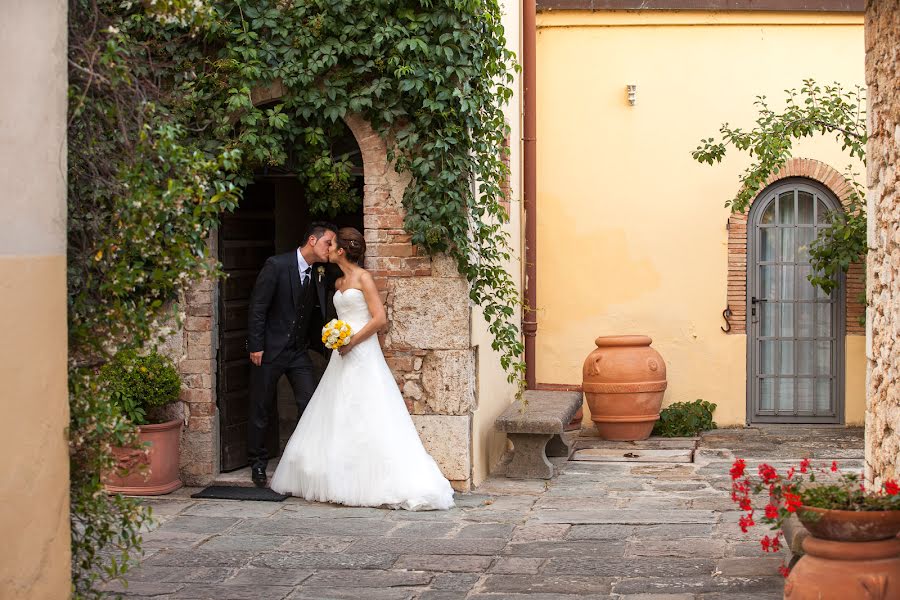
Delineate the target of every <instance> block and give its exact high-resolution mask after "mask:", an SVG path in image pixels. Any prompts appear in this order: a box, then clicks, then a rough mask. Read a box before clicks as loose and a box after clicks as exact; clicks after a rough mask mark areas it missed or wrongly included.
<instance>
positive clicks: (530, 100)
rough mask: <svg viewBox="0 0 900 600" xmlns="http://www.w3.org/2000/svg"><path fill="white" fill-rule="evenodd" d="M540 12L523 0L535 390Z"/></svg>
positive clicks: (527, 327)
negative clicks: (536, 71) (538, 36)
mask: <svg viewBox="0 0 900 600" xmlns="http://www.w3.org/2000/svg"><path fill="white" fill-rule="evenodd" d="M536 15H537V3H536V0H522V81H523V87H524V93H523V104H524V115H523V121H524V123H523V138H524V139H523V142H524V143H523V153H524V182H523V188H524V189H523V196H524V198H523V199H524V202H525V308H524V310H523V311H522V332H523V333H524V334H525V384H526V386H527V388H528V389H534V388H535V383H536V382H535V368H534V367H535V360H534V341H535V336H536V335H537V313H536V307H537V245H536V242H537V173H536V172H535V167H536V164H537V155H536V143H535V142H536V138H537V110H536V106H535V101H536V98H537V94H536V89H535V86H536V83H537V78H536V77H535V63H536V61H535V48H536V46H537V40H536V37H537V24H536Z"/></svg>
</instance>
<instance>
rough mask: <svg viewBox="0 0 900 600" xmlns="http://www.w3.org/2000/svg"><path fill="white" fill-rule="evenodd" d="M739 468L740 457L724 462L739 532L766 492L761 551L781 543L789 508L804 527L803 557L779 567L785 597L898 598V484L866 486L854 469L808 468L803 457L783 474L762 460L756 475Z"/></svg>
mask: <svg viewBox="0 0 900 600" xmlns="http://www.w3.org/2000/svg"><path fill="white" fill-rule="evenodd" d="M745 469H746V463H745V461H743V460H741V459H738V460H736V461H735V463H734V465H733V466H732V468H731V480H732V493H731V498H732V500H734V501H735V502H737V503H738V504H739V506H740V507H741V510H743V511H745V513H746V514H745V515H744V516H742V517H741V518H740V522H739V523H740V526H741V529H742V530H743V531H744V532H746V531H747V530H748V528H749V527H752V526H753V525H755V524H756V522H755V520H754V516H755V513H756V510H755V508H754V506H753V501H754V498H757V497H759V495H760V494H763V496H762V497H766V496H768V501H767V503H766V505H765V507H764V509H763V516H762V517H760V521H761V522H763V523H766V524H769V525H771V526H772V527H771V528H772V530H773V531H775V535H774V536H769V535H765V536H764V537H763V538H762V540H761V545H762V549H763V551H765V552H778V551H779V550H780V549H781V547H782V545H783V544H782V542H781V536H782V528H783V525H784V522H785V520H786V519H788V518H789V517H790V516H791V515H792V514H796V515H797V517H798V518H799V519H800V521H801V522H802V523H803V525H804V526H805V527H806V528H807V529H808V530H809V532H810V536H809V537H807V538H806V539H805V540H804V541H803V550H804V552H805V554H804V556H803V557H802V558H801V559H800V560H799V561H798V562H797V564H796V565H795V566H794V568H793V569H792V570H789V569H788V567H787V566H785V565H782V567H781V572H782V574H783V575H785V576H788V579H787V581H786V582H785V587H784V597H785V598H790V599H791V600H807V599H813V598H815V599H819V598H881V599H887V598H897V597H900V538H897V533H898V532H900V485H898V483H897V482H896V481H894V480H888V481H886V482H884V484H883V485H882V486H881V489H878V490H867V489H866V488H865V486H864V485H863V484H862V482H861V481H860V477H859V475H857V474H855V473H842V472H841V471H840V470H839V469H838V465H837V463H836V462H832V463H831V466H830V467H826V468H821V469H813V467H812V465H811V462H810V461H809V460H808V459H804V460H802V461H801V462H800V465H799V467H796V468H795V467H791V468H790V469H788V471H787V472H786V473H785V474H784V475H781V474H779V473H778V471H777V470H776V469H775V468H773V467H771V466H769V465H766V464H761V465H759V468H758V471H759V476H758V478H756V477H753V476H750V475H746V474H745ZM816 471H819V474H818V475H817V474H816ZM817 477H818V479H817Z"/></svg>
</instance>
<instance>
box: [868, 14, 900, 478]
mask: <svg viewBox="0 0 900 600" xmlns="http://www.w3.org/2000/svg"><path fill="white" fill-rule="evenodd" d="M866 84H867V85H868V86H869V92H868V101H869V112H868V119H869V123H868V130H869V143H868V147H867V149H866V154H867V158H868V161H867V172H868V188H869V196H868V214H869V247H870V251H869V256H868V264H867V269H868V271H867V279H866V285H867V288H868V289H867V298H868V301H869V309H868V318H867V320H866V325H867V334H868V335H867V344H866V346H867V348H866V350H867V356H868V359H869V363H868V374H867V393H866V478H867V479H868V480H869V481H870V482H874V483H875V484H878V483H880V482H881V481H883V480H884V479H888V478H892V477H900V180H898V172H897V167H898V161H900V0H868V1H867V2H866Z"/></svg>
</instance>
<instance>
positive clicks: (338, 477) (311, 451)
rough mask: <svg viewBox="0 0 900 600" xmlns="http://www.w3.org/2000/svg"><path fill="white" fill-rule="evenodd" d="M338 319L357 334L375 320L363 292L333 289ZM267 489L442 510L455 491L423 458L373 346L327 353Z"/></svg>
mask: <svg viewBox="0 0 900 600" xmlns="http://www.w3.org/2000/svg"><path fill="white" fill-rule="evenodd" d="M334 306H335V308H336V309H337V314H338V318H340V319H341V320H343V321H346V322H347V323H349V324H350V327H351V328H352V329H353V331H359V330H360V329H362V328H363V326H364V325H365V324H366V323H367V322H368V321H369V319H371V318H372V316H371V315H370V314H369V309H368V306H367V305H366V299H365V296H364V295H363V293H362V291H361V290H358V289H355V288H350V289H348V290H346V291H344V292H341V291H340V290H338V291H337V292H335V295H334ZM271 487H272V489H273V490H274V491H276V492H279V493H282V494H291V495H293V496H299V497H302V498H306V499H307V500H314V501H317V502H336V503H340V504H346V505H349V506H387V507H390V508H403V509H407V510H443V509H447V508H450V507H452V506H453V488H451V487H450V483H449V482H448V481H447V480H446V479H445V478H444V476H443V475H442V474H441V471H440V469H438V466H437V464H436V463H435V462H434V459H433V458H431V456H430V455H429V454H428V453H427V452H426V451H425V448H424V447H423V446H422V442H421V441H420V440H419V435H418V433H417V432H416V428H415V425H413V422H412V419H411V418H410V416H409V413H408V412H407V410H406V405H405V404H404V402H403V397H402V396H401V394H400V390H399V388H398V387H397V384H396V382H395V381H394V376H393V375H392V374H391V370H390V369H389V368H388V366H387V363H386V362H385V360H384V355H383V354H382V352H381V346H380V345H379V344H378V336H375V335H373V336H371V337H370V338H368V339H367V340H365V341H363V342H362V343H360V344H359V345H358V346H355V347H354V348H353V349H352V350H351V351H350V352H349V353H347V355H346V356H341V355H340V354H339V353H338V352H336V351H335V352H332V353H331V360H330V361H329V362H328V368H327V369H326V370H325V374H324V375H323V376H322V380H321V381H320V382H319V387H318V388H316V391H315V393H314V394H313V396H312V398H311V399H310V401H309V405H308V406H307V407H306V410H305V411H304V413H303V417H302V418H301V419H300V422H299V423H298V424H297V428H296V429H295V430H294V433H293V435H291V439H290V440H289V441H288V443H287V447H286V448H285V449H284V454H283V455H282V456H281V460H280V461H279V463H278V467H277V468H276V469H275V475H274V476H273V477H272V485H271Z"/></svg>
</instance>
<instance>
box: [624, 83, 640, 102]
mask: <svg viewBox="0 0 900 600" xmlns="http://www.w3.org/2000/svg"><path fill="white" fill-rule="evenodd" d="M625 89H626V90H627V91H628V104H630V105H631V106H634V103H635V102H636V101H637V86H636V85H635V84H633V83H630V84H628V85H626V86H625Z"/></svg>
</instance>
